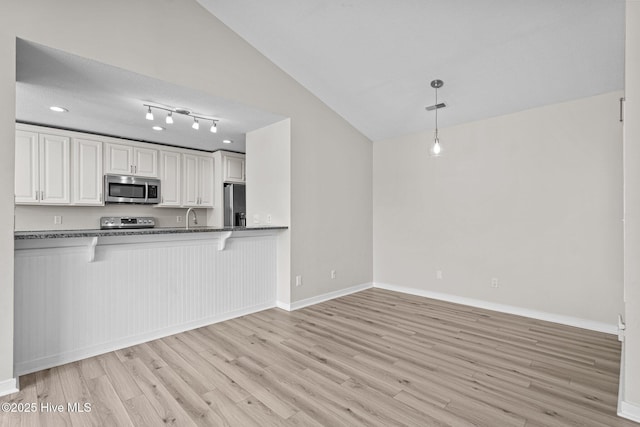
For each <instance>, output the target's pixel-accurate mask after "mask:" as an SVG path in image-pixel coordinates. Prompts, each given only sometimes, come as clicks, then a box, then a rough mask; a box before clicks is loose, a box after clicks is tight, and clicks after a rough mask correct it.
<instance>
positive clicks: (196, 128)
mask: <svg viewBox="0 0 640 427" xmlns="http://www.w3.org/2000/svg"><path fill="white" fill-rule="evenodd" d="M191 127H192V128H194V129H195V130H198V129H200V123H198V119H196V118H195V117H194V118H193V124H192V125H191Z"/></svg>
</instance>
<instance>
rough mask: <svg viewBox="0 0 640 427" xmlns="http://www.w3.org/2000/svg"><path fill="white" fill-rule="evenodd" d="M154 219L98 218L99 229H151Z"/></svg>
mask: <svg viewBox="0 0 640 427" xmlns="http://www.w3.org/2000/svg"><path fill="white" fill-rule="evenodd" d="M155 226H156V219H155V218H154V217H152V216H103V217H102V218H100V228H101V229H113V228H153V227H155Z"/></svg>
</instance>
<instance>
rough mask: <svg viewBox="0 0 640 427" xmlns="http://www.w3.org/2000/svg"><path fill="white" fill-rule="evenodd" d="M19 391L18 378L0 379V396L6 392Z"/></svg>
mask: <svg viewBox="0 0 640 427" xmlns="http://www.w3.org/2000/svg"><path fill="white" fill-rule="evenodd" d="M19 391H20V390H18V380H17V379H16V378H10V379H8V380H4V381H0V396H6V395H7V394H12V393H17V392H19Z"/></svg>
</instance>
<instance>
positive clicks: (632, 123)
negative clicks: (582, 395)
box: [620, 1, 640, 421]
mask: <svg viewBox="0 0 640 427" xmlns="http://www.w3.org/2000/svg"><path fill="white" fill-rule="evenodd" d="M626 33H627V37H626V55H625V56H626V61H625V62H626V72H625V99H626V101H625V122H624V210H625V212H624V297H625V322H626V331H625V343H624V351H625V355H624V365H623V367H622V372H623V374H624V376H623V378H622V381H623V383H624V388H623V390H622V396H620V397H621V399H623V404H622V405H621V406H622V410H623V413H626V415H627V416H628V415H629V413H630V412H631V413H633V415H635V420H636V421H640V262H639V260H640V2H639V1H627V16H626Z"/></svg>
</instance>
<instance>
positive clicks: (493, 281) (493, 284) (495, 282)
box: [491, 277, 500, 288]
mask: <svg viewBox="0 0 640 427" xmlns="http://www.w3.org/2000/svg"><path fill="white" fill-rule="evenodd" d="M491 287H492V288H498V287H500V286H499V285H498V278H497V277H494V278H492V279H491Z"/></svg>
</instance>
